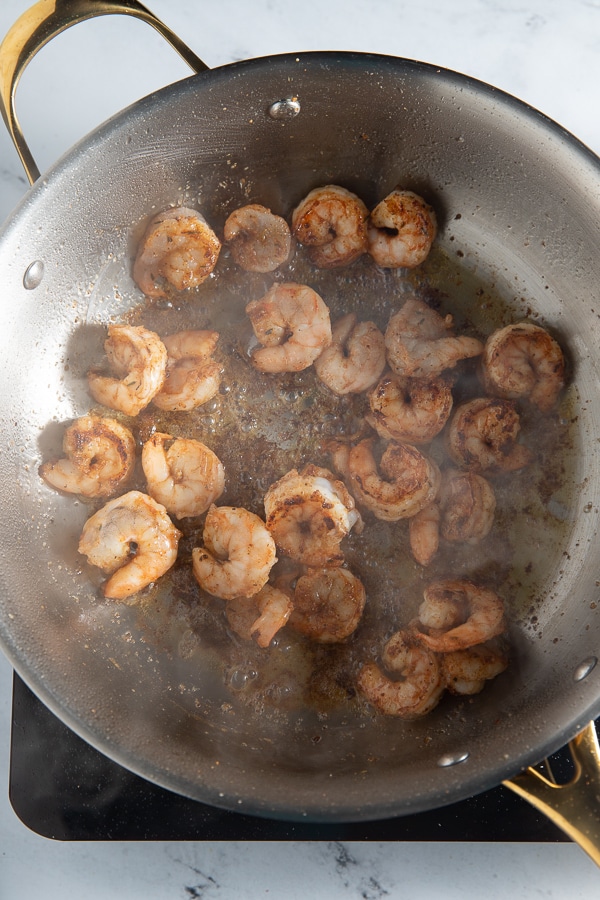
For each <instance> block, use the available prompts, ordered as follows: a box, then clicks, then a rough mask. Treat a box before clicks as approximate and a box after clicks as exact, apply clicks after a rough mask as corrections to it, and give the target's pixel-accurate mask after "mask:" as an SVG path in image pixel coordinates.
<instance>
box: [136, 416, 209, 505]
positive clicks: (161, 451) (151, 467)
mask: <svg viewBox="0 0 600 900" xmlns="http://www.w3.org/2000/svg"><path fill="white" fill-rule="evenodd" d="M169 441H170V442H171V443H170V446H169V447H168V448H166V447H165V444H166V443H167V442H169ZM142 468H143V470H144V475H145V476H146V485H147V489H148V493H149V494H150V496H151V497H153V498H154V499H155V500H156V501H157V502H158V503H162V505H163V506H164V507H165V509H166V510H167V512H170V513H171V514H172V515H174V516H176V517H177V518H178V519H184V518H188V517H190V516H200V515H202V513H204V512H206V510H207V509H208V507H209V506H210V505H211V503H214V502H215V500H217V499H218V498H219V497H220V496H221V494H222V493H223V490H224V488H225V471H224V469H223V464H222V463H221V460H220V459H219V458H218V456H216V455H215V454H214V453H213V451H212V450H210V449H209V448H208V447H206V446H205V445H204V444H202V443H201V442H200V441H195V440H191V439H188V438H178V439H177V440H174V439H173V438H172V436H171V435H170V434H160V433H158V432H157V433H155V434H153V435H152V437H151V438H150V439H149V440H148V441H146V443H145V444H144V446H143V447H142Z"/></svg>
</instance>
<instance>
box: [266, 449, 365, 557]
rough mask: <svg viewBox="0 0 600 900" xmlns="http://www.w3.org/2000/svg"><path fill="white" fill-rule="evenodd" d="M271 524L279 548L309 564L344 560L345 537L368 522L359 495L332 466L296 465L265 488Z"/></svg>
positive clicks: (269, 527) (268, 523)
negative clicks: (300, 467)
mask: <svg viewBox="0 0 600 900" xmlns="http://www.w3.org/2000/svg"><path fill="white" fill-rule="evenodd" d="M264 503H265V514H266V522H267V528H268V529H269V531H270V532H271V534H272V535H273V538H274V539H275V543H276V545H277V549H278V550H279V551H280V552H281V553H283V554H285V555H286V556H289V557H291V558H292V559H294V560H296V561H297V562H300V563H303V564H304V565H307V566H313V567H319V566H339V565H341V564H342V562H343V560H344V554H343V553H342V551H341V549H340V543H341V541H342V539H343V538H344V537H346V535H347V534H349V533H350V531H351V529H352V528H353V527H354V526H355V525H356V526H357V527H358V528H360V527H361V525H362V520H361V517H360V514H359V512H358V510H357V509H356V508H355V504H354V499H353V498H352V496H351V495H350V494H349V493H348V491H347V489H346V487H345V485H344V484H343V483H342V482H341V481H337V480H336V478H335V477H334V476H333V475H332V473H331V472H329V471H328V470H327V469H324V468H321V467H320V466H313V465H308V466H305V467H304V469H303V470H302V471H301V472H298V471H297V470H296V469H292V470H291V471H290V472H287V474H286V475H284V476H283V477H282V478H280V479H279V481H276V482H275V483H274V484H272V485H271V487H270V488H269V490H268V491H267V493H266V494H265V500H264Z"/></svg>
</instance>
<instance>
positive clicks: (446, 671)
mask: <svg viewBox="0 0 600 900" xmlns="http://www.w3.org/2000/svg"><path fill="white" fill-rule="evenodd" d="M507 666H508V653H507V652H506V649H505V647H504V646H503V644H501V643H500V642H499V641H498V639H496V638H495V639H493V640H491V641H486V642H485V643H483V644H475V645H474V646H473V647H468V648H467V649H466V650H452V651H450V652H449V653H444V654H442V656H441V658H440V668H441V675H442V681H443V683H444V685H445V687H446V688H447V689H448V690H449V691H450V692H451V693H452V694H460V695H463V694H466V695H471V694H478V693H479V692H480V691H482V690H483V688H484V687H485V683H486V681H489V680H491V679H492V678H496V676H497V675H500V674H501V672H504V670H505V669H506V667H507Z"/></svg>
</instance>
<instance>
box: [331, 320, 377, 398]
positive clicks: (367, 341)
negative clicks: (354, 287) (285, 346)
mask: <svg viewBox="0 0 600 900" xmlns="http://www.w3.org/2000/svg"><path fill="white" fill-rule="evenodd" d="M384 369H385V343H384V339H383V334H382V333H381V331H380V330H379V328H378V327H377V325H376V324H375V323H374V322H358V321H357V317H356V315H355V314H354V313H348V315H346V316H342V318H341V319H338V320H337V322H336V323H335V324H334V326H333V328H332V342H331V344H330V345H329V347H326V348H325V349H324V350H323V352H322V353H321V354H320V356H318V357H317V359H316V360H315V372H316V373H317V376H318V377H319V378H320V380H321V381H322V382H323V384H326V385H327V387H328V388H329V389H330V390H331V391H333V392H334V394H339V395H340V396H341V395H342V394H360V393H361V392H362V391H366V390H367V389H368V388H370V387H372V386H373V385H374V384H375V382H376V381H377V379H378V378H379V376H380V375H381V373H382V372H383V370H384Z"/></svg>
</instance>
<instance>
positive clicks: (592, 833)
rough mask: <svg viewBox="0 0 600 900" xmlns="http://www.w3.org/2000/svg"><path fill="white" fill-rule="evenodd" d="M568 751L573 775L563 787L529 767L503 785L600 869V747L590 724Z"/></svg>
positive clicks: (574, 740) (571, 743) (575, 739)
mask: <svg viewBox="0 0 600 900" xmlns="http://www.w3.org/2000/svg"><path fill="white" fill-rule="evenodd" d="M569 750H570V751H571V757H572V760H573V765H574V767H575V774H574V775H573V777H572V779H571V780H570V781H569V782H567V783H566V784H557V783H556V782H555V781H553V780H551V778H546V777H545V776H544V775H542V773H541V772H539V771H538V770H537V769H534V768H532V767H531V766H530V767H529V768H528V769H526V770H525V771H524V772H522V773H521V774H520V775H517V776H516V777H515V778H511V779H510V780H507V781H504V782H503V784H504V785H505V787H507V788H509V789H510V790H511V791H514V792H515V794H518V795H519V796H520V797H523V799H525V800H527V801H528V802H529V803H531V804H532V805H533V806H535V808H536V809H539V810H540V812H542V813H544V815H546V816H547V817H548V818H549V819H550V820H551V821H552V822H554V824H555V825H557V826H558V827H559V828H561V829H562V830H563V831H564V832H565V833H566V834H567V835H568V836H569V837H570V838H571V840H573V841H575V842H576V843H577V844H579V846H580V847H581V848H582V850H585V852H586V853H587V854H588V856H590V857H591V858H592V859H593V860H594V862H595V863H596V864H597V865H599V866H600V746H599V745H598V736H597V734H596V728H595V726H594V723H593V722H590V723H589V725H588V726H587V727H586V728H584V730H583V731H582V732H581V733H580V734H578V735H577V737H575V738H573V740H572V741H570V742H569ZM550 774H551V773H550Z"/></svg>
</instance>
